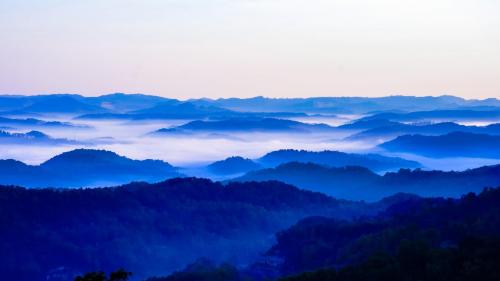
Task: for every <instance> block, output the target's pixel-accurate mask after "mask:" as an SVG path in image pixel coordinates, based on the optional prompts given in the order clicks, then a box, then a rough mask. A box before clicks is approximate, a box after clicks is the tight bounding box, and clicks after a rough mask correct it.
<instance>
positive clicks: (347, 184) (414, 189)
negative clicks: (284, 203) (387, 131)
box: [231, 162, 500, 201]
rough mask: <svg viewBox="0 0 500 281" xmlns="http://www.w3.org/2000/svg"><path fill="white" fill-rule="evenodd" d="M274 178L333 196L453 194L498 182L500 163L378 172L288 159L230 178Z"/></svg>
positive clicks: (479, 188)
mask: <svg viewBox="0 0 500 281" xmlns="http://www.w3.org/2000/svg"><path fill="white" fill-rule="evenodd" d="M268 180H277V181H282V182H285V183H288V184H292V185H295V186H298V187H300V188H304V189H307V190H313V191H319V192H323V193H325V194H329V195H331V196H334V197H336V198H345V199H352V200H370V201H375V200H379V199H381V198H384V197H387V196H389V195H391V194H395V193H400V192H404V193H412V194H417V195H420V196H446V197H456V196H460V195H461V194H464V193H467V192H477V191H480V190H481V189H482V188H484V187H488V186H497V185H500V165H496V166H485V167H481V168H477V169H470V170H466V171H463V172H443V171H423V170H419V169H417V170H409V169H401V170H399V171H398V172H389V173H386V174H384V175H382V176H381V175H377V174H375V173H373V172H371V171H370V170H368V169H366V168H362V167H354V166H353V167H341V168H329V167H324V166H321V165H317V164H312V163H297V162H293V163H287V164H283V165H280V166H278V167H276V168H271V169H263V170H257V171H252V172H249V173H248V174H246V175H244V176H242V177H238V178H235V179H232V180H231V181H240V182H245V181H268Z"/></svg>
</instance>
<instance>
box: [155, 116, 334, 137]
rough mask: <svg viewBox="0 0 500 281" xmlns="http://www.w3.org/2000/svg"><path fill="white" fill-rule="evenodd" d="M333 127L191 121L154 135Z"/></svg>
mask: <svg viewBox="0 0 500 281" xmlns="http://www.w3.org/2000/svg"><path fill="white" fill-rule="evenodd" d="M334 129H335V128H334V127H331V126H328V125H325V124H307V123H302V122H298V121H292V120H286V119H276V118H238V119H235V118H233V119H227V120H221V121H201V120H197V121H192V122H189V123H187V124H184V125H181V126H176V127H173V128H164V129H160V130H157V131H156V132H154V133H156V134H162V133H163V134H165V133H196V132H220V131H222V132H230V131H234V132H291V133H293V132H302V133H304V132H313V131H315V132H318V131H331V130H334Z"/></svg>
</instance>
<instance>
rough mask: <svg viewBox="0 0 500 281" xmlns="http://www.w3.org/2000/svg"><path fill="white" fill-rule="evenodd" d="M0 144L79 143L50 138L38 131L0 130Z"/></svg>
mask: <svg viewBox="0 0 500 281" xmlns="http://www.w3.org/2000/svg"><path fill="white" fill-rule="evenodd" d="M0 143H1V144H19V145H21V144H22V145H54V144H63V145H67V144H73V145H76V144H79V142H77V141H73V140H68V139H60V138H52V137H50V136H49V135H46V134H44V133H42V132H39V131H30V132H27V133H9V132H5V131H2V130H0Z"/></svg>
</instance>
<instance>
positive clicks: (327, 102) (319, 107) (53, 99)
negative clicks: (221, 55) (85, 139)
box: [0, 93, 500, 118]
mask: <svg viewBox="0 0 500 281" xmlns="http://www.w3.org/2000/svg"><path fill="white" fill-rule="evenodd" d="M179 104H180V105H182V104H187V105H188V106H192V107H196V108H201V109H203V110H201V111H207V110H208V111H214V110H215V111H216V115H217V114H220V113H221V111H223V110H227V111H231V112H289V113H309V114H317V113H320V114H336V113H355V114H367V113H371V112H377V111H395V110H398V111H407V112H409V111H431V110H436V109H460V110H464V109H465V110H468V109H471V111H477V112H481V111H488V110H490V111H492V110H493V109H495V108H497V107H500V101H499V100H497V99H485V100H465V99H462V98H457V97H453V96H439V97H412V96H388V97H382V98H364V97H314V98H292V99H279V98H265V97H254V98H247V99H238V98H229V99H217V100H212V99H192V100H188V101H179V100H175V99H168V98H163V97H158V96H152V95H142V94H134V95H126V94H121V93H117V94H110V95H103V96H98V97H84V96H80V95H70V94H57V95H36V96H21V95H17V96H14V95H3V96H0V111H1V112H10V113H16V114H28V113H31V114H46V113H61V114H97V115H89V116H87V118H103V116H106V115H101V114H103V113H107V114H117V115H115V117H117V118H118V117H120V118H131V116H129V115H137V116H140V117H138V118H146V117H147V116H148V115H151V114H154V115H156V116H157V117H158V116H162V115H164V116H175V112H172V111H171V109H172V108H171V106H174V108H175V105H179ZM496 110H498V109H496ZM186 111H187V110H186ZM212 113H213V112H212ZM123 114H125V115H123ZM476 114H479V115H481V114H490V113H476ZM137 116H136V117H137ZM490 116H491V115H490ZM233 117H234V116H233ZM268 117H270V116H268Z"/></svg>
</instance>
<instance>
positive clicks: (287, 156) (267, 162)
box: [257, 149, 421, 171]
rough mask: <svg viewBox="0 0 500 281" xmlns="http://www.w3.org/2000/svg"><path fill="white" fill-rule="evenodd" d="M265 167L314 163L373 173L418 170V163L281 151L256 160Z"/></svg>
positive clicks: (290, 150)
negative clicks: (355, 167) (366, 170)
mask: <svg viewBox="0 0 500 281" xmlns="http://www.w3.org/2000/svg"><path fill="white" fill-rule="evenodd" d="M257 162H258V163H261V164H262V165H264V166H267V167H275V166H278V165H280V164H283V163H287V162H303V163H308V162H310V163H316V164H320V165H325V166H332V167H342V166H362V167H366V168H368V169H370V170H373V171H387V170H393V169H400V168H418V167H420V166H421V165H420V163H418V162H415V161H410V160H406V159H403V158H399V157H386V156H382V155H378V154H354V153H344V152H339V151H329V150H325V151H319V152H313V151H306V150H293V149H283V150H277V151H273V152H270V153H268V154H266V155H264V156H263V157H261V158H259V159H257Z"/></svg>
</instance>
